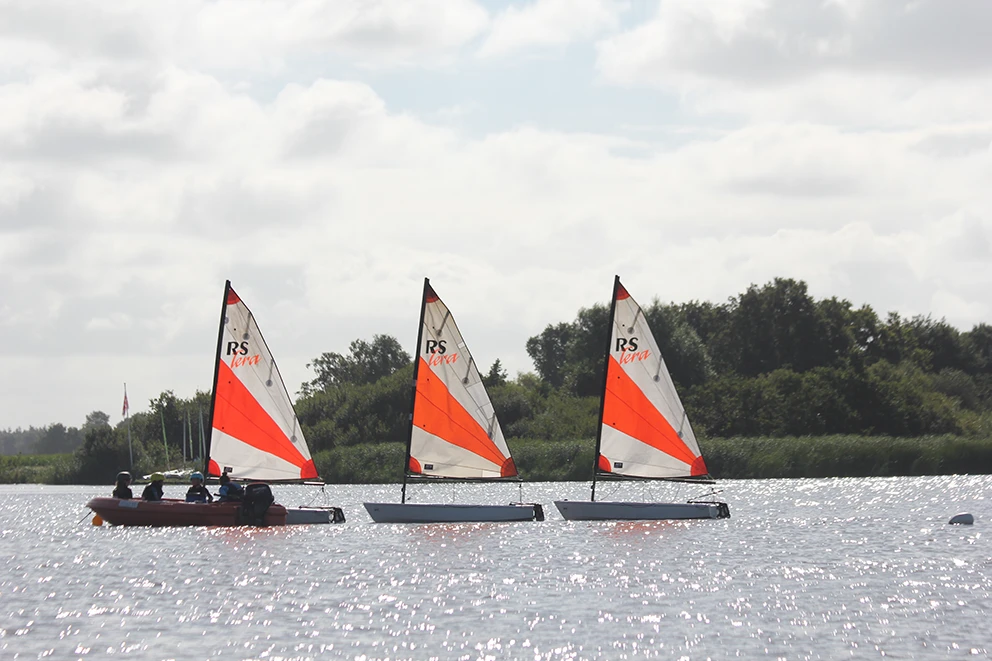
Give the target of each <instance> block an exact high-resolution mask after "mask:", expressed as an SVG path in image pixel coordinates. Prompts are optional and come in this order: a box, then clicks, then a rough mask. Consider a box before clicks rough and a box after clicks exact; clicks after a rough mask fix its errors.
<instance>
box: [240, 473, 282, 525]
mask: <svg viewBox="0 0 992 661" xmlns="http://www.w3.org/2000/svg"><path fill="white" fill-rule="evenodd" d="M274 502H276V499H275V497H274V496H273V495H272V489H271V488H270V487H269V485H268V484H266V483H264V482H252V483H251V484H249V485H248V486H246V487H245V495H244V499H243V500H242V501H241V509H240V510H239V515H240V516H239V521H238V523H240V524H241V525H248V526H264V525H265V513H266V512H268V511H269V507H271V506H272V504H273V503H274Z"/></svg>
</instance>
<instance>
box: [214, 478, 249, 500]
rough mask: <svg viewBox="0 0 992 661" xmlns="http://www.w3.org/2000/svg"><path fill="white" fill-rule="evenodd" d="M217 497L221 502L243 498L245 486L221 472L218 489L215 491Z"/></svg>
mask: <svg viewBox="0 0 992 661" xmlns="http://www.w3.org/2000/svg"><path fill="white" fill-rule="evenodd" d="M217 498H218V501H219V502H221V503H224V502H231V501H241V500H244V498H245V488H244V487H243V486H241V485H240V484H238V483H237V482H232V481H231V478H230V476H228V474H227V473H223V474H222V475H221V476H220V489H219V490H218V491H217Z"/></svg>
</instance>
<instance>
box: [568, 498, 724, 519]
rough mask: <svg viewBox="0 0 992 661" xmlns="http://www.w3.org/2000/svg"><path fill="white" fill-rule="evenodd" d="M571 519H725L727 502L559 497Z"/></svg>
mask: <svg viewBox="0 0 992 661" xmlns="http://www.w3.org/2000/svg"><path fill="white" fill-rule="evenodd" d="M555 507H557V508H558V511H559V512H560V513H561V515H562V517H564V518H565V519H566V520H568V521H659V520H666V519H725V518H728V517H730V508H728V507H727V504H726V503H611V502H590V501H587V500H556V501H555Z"/></svg>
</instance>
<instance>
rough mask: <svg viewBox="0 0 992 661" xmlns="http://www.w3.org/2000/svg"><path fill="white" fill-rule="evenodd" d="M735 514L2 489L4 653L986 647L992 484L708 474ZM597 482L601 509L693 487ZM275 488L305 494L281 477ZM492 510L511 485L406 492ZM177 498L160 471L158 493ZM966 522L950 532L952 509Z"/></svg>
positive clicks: (511, 496)
mask: <svg viewBox="0 0 992 661" xmlns="http://www.w3.org/2000/svg"><path fill="white" fill-rule="evenodd" d="M721 486H722V488H723V489H724V492H723V493H722V494H721V498H722V499H723V500H726V501H727V502H728V503H729V504H730V509H731V514H732V518H730V519H726V520H718V521H692V522H683V523H677V522H648V523H623V522H621V523H591V522H590V523H586V522H582V523H568V522H565V521H563V520H562V519H561V518H560V516H559V515H558V512H557V510H556V509H555V507H554V505H553V504H552V501H553V500H554V499H555V498H560V497H567V498H572V499H581V498H585V497H587V496H588V484H583V483H566V484H528V485H525V487H524V494H523V495H524V498H525V499H526V500H528V501H536V502H540V503H543V504H544V505H545V511H546V513H547V520H546V521H544V522H534V523H509V524H505V523H504V524H457V525H450V524H449V525H377V524H373V523H372V522H371V520H370V519H369V518H368V515H367V514H366V513H365V510H364V508H363V507H362V505H361V504H362V502H363V501H366V500H375V501H383V500H384V501H396V500H397V499H398V497H399V487H398V486H347V487H344V486H335V487H328V488H327V493H328V495H329V500H330V502H332V503H333V504H337V505H341V506H342V507H344V509H345V514H346V516H347V517H348V521H347V523H345V524H342V525H337V526H308V527H286V528H272V529H246V528H226V529H221V528H209V529H208V528H200V529H177V528H173V529H151V528H114V527H111V526H106V525H105V526H103V527H95V526H92V525H91V524H90V516H88V515H87V514H86V510H85V508H84V503H85V502H86V500H87V499H88V498H89V497H90V496H93V495H98V494H103V495H106V494H109V492H110V490H111V487H110V486H108V487H105V488H94V487H42V486H12V487H0V495H2V496H3V498H2V505H0V528H2V530H0V659H5V660H9V659H41V658H49V657H50V658H53V659H75V658H79V659H90V658H105V657H110V658H121V659H224V660H235V659H272V660H277V659H336V658H342V659H361V660H366V661H369V660H372V659H472V660H474V659H528V660H535V661H536V660H540V659H707V658H712V659H729V658H744V659H756V658H769V659H790V660H791V659H844V658H859V659H860V658H880V657H883V656H885V657H894V658H901V659H923V658H933V659H943V658H964V657H979V658H984V657H988V656H989V650H990V649H992V626H990V618H989V616H990V615H992V545H990V539H989V535H987V534H986V530H987V526H988V525H989V523H990V522H992V507H990V499H989V496H990V494H992V491H990V489H992V477H987V476H951V477H928V478H891V479H875V478H873V479H828V480H753V481H727V482H724V483H721ZM670 488H671V487H667V488H665V487H644V486H641V485H623V486H621V487H619V488H618V487H616V486H614V485H612V484H605V485H601V487H600V491H599V493H600V494H601V495H602V499H603V500H610V499H614V498H617V499H624V498H627V497H629V498H633V499H646V498H648V499H650V498H670V497H673V496H678V498H679V499H680V500H684V499H685V498H686V497H689V496H693V495H696V493H698V491H699V487H698V486H683V487H679V489H680V491H679V492H678V493H677V494H676V493H672V492H669V491H667V489H670ZM275 489H276V495H277V498H278V500H279V501H280V502H283V503H284V504H287V505H299V504H302V503H303V502H304V501H305V500H307V499H308V498H309V495H310V494H312V493H313V491H312V490H307V489H306V488H305V487H296V486H292V487H276V488H275ZM411 489H412V493H413V495H414V499H415V500H418V501H426V500H433V501H435V502H438V501H439V502H452V501H454V500H455V499H457V500H458V501H460V502H497V503H503V502H509V501H510V500H515V499H516V498H517V496H518V493H517V489H516V488H513V487H510V486H507V485H467V486H466V485H460V486H450V487H449V486H442V487H437V486H433V487H430V486H415V487H411ZM184 490H185V489H184V488H183V487H179V486H168V487H167V488H166V494H167V495H174V496H178V495H179V494H180V493H182V492H183V491H184ZM962 511H968V512H971V513H972V514H974V515H975V517H976V524H975V525H974V526H950V525H947V519H948V518H949V517H950V516H952V515H953V514H955V513H957V512H962Z"/></svg>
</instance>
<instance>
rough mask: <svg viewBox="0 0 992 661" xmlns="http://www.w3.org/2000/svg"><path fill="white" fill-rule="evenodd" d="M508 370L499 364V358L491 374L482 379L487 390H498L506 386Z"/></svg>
mask: <svg viewBox="0 0 992 661" xmlns="http://www.w3.org/2000/svg"><path fill="white" fill-rule="evenodd" d="M506 377H507V374H506V370H505V369H503V364H502V363H500V362H499V358H497V359H496V360H495V361H494V362H493V364H492V366H490V368H489V372H488V373H487V374H485V375H483V377H482V383H483V385H485V386H486V389H487V390H489V389H491V388H496V387H499V386H502V385H505V384H506Z"/></svg>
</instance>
